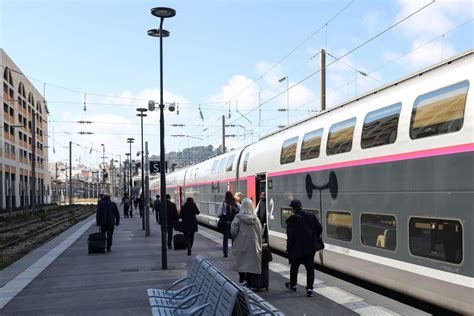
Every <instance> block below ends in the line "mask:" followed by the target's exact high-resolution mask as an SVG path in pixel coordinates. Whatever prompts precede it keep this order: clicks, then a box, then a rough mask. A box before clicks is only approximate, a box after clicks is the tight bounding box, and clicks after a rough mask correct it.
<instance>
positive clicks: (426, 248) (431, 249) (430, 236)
mask: <svg viewBox="0 0 474 316" xmlns="http://www.w3.org/2000/svg"><path fill="white" fill-rule="evenodd" d="M409 238H410V241H409V242H410V252H411V253H412V254H414V255H415V256H420V257H425V258H430V259H435V260H440V261H445V262H450V263H461V261H462V257H463V252H462V226H461V223H460V222H459V221H456V220H448V219H433V218H419V217H413V218H411V219H410V225H409Z"/></svg>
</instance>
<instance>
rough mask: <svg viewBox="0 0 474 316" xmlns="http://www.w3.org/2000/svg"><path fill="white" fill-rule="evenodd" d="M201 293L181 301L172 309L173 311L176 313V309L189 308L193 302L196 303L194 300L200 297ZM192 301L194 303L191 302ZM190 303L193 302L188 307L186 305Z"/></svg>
mask: <svg viewBox="0 0 474 316" xmlns="http://www.w3.org/2000/svg"><path fill="white" fill-rule="evenodd" d="M201 295H202V293H196V294H194V295H191V296H189V297H188V298H186V299H184V300H182V301H181V302H180V303H179V304H178V305H177V306H176V307H175V308H174V311H175V312H176V311H177V310H178V309H186V308H189V307H191V306H192V305H193V304H194V302H195V301H196V299H197V298H198V297H199V296H201ZM193 300H194V301H193ZM191 301H193V302H192V303H191V304H190V305H188V303H190V302H191Z"/></svg>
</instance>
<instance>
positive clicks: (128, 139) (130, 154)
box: [127, 138, 135, 217]
mask: <svg viewBox="0 0 474 316" xmlns="http://www.w3.org/2000/svg"><path fill="white" fill-rule="evenodd" d="M134 140H135V138H127V143H129V144H130V153H129V155H127V156H129V160H128V162H129V172H130V173H129V176H130V191H129V194H128V195H129V198H130V201H132V189H133V183H132V144H133V141H134ZM132 205H133V204H132V203H130V215H131V217H133V215H132V214H133V208H132Z"/></svg>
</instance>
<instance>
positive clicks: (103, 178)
mask: <svg viewBox="0 0 474 316" xmlns="http://www.w3.org/2000/svg"><path fill="white" fill-rule="evenodd" d="M100 146H102V168H101V171H102V181H101V182H100V183H101V191H102V193H105V176H104V175H105V172H104V170H105V145H104V144H100Z"/></svg>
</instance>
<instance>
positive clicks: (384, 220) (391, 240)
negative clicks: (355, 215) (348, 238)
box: [360, 214, 397, 250]
mask: <svg viewBox="0 0 474 316" xmlns="http://www.w3.org/2000/svg"><path fill="white" fill-rule="evenodd" d="M360 230H361V236H360V239H361V242H362V244H363V245H366V246H370V247H377V248H384V249H388V250H395V248H396V247H397V221H396V219H395V217H394V216H391V215H382V214H362V216H361V218H360Z"/></svg>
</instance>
